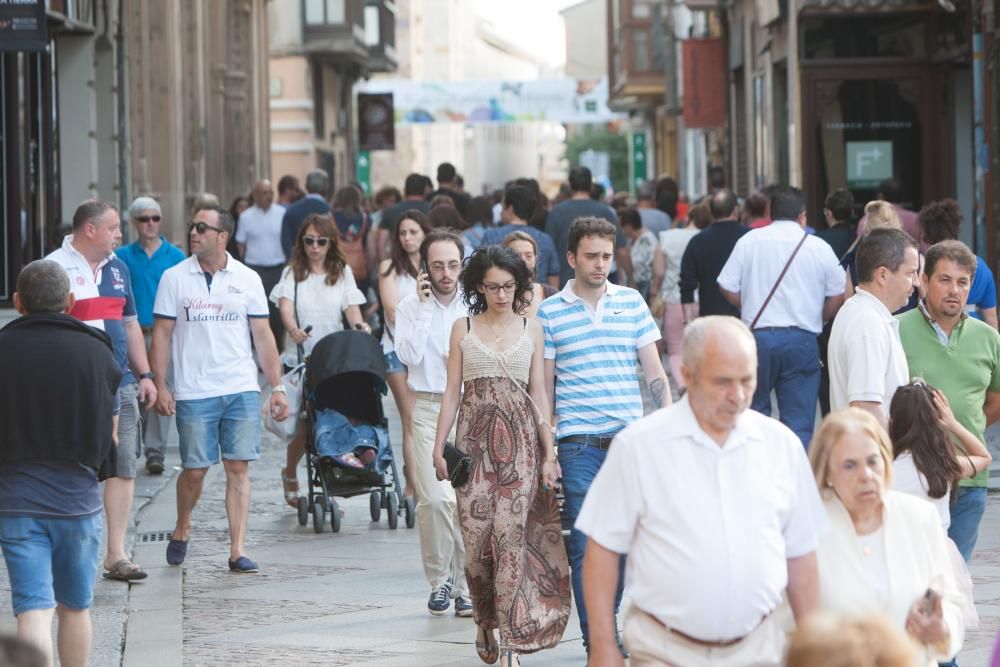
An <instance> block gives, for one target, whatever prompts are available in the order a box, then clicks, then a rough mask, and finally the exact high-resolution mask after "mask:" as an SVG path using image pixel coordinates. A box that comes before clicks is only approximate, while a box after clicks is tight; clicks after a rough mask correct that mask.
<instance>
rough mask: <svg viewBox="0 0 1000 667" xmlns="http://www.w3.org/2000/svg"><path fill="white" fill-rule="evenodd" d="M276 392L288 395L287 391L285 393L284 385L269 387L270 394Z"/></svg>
mask: <svg viewBox="0 0 1000 667" xmlns="http://www.w3.org/2000/svg"><path fill="white" fill-rule="evenodd" d="M276 391H280V392H281V393H282V394H287V393H288V392H287V391H285V385H283V384H279V385H275V386H274V387H271V393H272V394H273V393H274V392H276Z"/></svg>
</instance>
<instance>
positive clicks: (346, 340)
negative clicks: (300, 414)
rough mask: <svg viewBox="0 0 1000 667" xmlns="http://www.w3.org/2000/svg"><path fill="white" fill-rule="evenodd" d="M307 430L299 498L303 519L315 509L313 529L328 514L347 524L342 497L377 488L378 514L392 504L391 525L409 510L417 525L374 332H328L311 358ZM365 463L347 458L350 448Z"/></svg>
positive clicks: (319, 528)
mask: <svg viewBox="0 0 1000 667" xmlns="http://www.w3.org/2000/svg"><path fill="white" fill-rule="evenodd" d="M305 373H306V376H305V384H304V392H303V393H304V400H303V405H304V407H305V416H304V431H305V436H306V438H305V447H306V470H307V471H308V472H307V477H308V480H309V493H308V495H306V496H302V497H300V498H299V504H298V511H299V525H302V526H304V525H306V523H308V521H309V515H310V513H311V514H312V519H313V529H314V530H315V531H316V532H317V533H322V532H323V528H324V524H325V519H326V514H327V513H329V515H330V528H331V530H333V532H335V533H336V532H338V531H339V530H340V507H339V506H338V504H337V501H336V500H334V497H335V496H336V497H341V498H351V497H353V496H359V495H363V494H369V498H370V501H369V507H370V510H371V517H372V521H378V520H379V517H380V516H381V514H382V510H383V509H385V510H386V511H387V519H388V523H389V528H392V529H395V528H396V526H397V525H398V524H399V515H400V514H404V515H405V521H406V527H407V528H413V525H414V523H415V521H416V508H415V504H414V502H413V499H412V498H406V497H404V495H403V489H402V486H401V485H400V483H399V473H398V472H397V471H396V462H395V460H394V459H393V456H392V447H391V445H390V443H389V436H388V426H389V422H388V420H387V419H386V418H385V415H384V414H383V411H382V396H384V395H385V393H386V391H387V388H386V383H385V361H384V358H383V356H382V348H381V346H380V345H379V343H378V341H377V340H376V339H375V338H374V337H372V336H371V335H370V334H367V333H364V332H361V331H350V330H349V331H340V332H337V333H333V334H330V335H329V336H326V337H324V338H323V339H322V340H320V341H319V342H318V343H316V346H315V347H314V348H313V350H312V353H311V354H310V355H309V358H308V359H307V360H306V370H305ZM348 453H351V454H355V453H357V454H359V456H357V457H353V456H352V457H348V458H350V459H351V460H352V461H358V460H359V459H360V460H362V461H364V462H365V465H364V467H362V468H355V467H349V466H345V465H342V464H341V463H340V461H341V460H342V459H343V458H344V455H345V454H348Z"/></svg>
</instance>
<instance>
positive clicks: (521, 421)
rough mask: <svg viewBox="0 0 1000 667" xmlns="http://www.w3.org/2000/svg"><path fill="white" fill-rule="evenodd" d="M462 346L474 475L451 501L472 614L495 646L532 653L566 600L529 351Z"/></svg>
mask: <svg viewBox="0 0 1000 667" xmlns="http://www.w3.org/2000/svg"><path fill="white" fill-rule="evenodd" d="M461 345H462V377H463V381H464V382H463V388H464V391H463V395H462V403H461V407H460V409H459V413H458V429H457V431H456V436H457V437H456V440H457V446H458V448H459V449H461V450H462V451H463V452H465V453H466V454H468V455H469V456H470V457H471V458H472V470H471V473H470V475H469V481H468V482H467V483H466V484H465V485H464V486H462V487H461V488H459V489H458V490H457V491H458V494H457V496H458V510H459V520H460V523H461V527H462V537H463V539H464V541H465V577H466V580H467V581H468V583H469V594H470V596H471V597H472V608H473V614H474V616H475V620H476V623H477V624H479V625H482V626H485V627H487V628H499V631H500V645H501V646H502V647H504V648H511V649H513V650H515V651H516V652H518V653H531V652H534V651H538V650H540V649H544V648H549V647H552V646H555V645H556V644H557V643H558V642H559V640H560V639H561V638H562V634H563V631H564V630H565V629H566V622H567V621H568V619H569V599H570V580H569V562H568V561H567V559H566V549H565V547H564V546H563V539H562V526H561V524H560V519H559V507H558V505H557V503H556V496H555V492H554V491H553V490H551V489H550V490H549V491H543V490H542V488H541V463H542V460H543V458H544V455H543V452H542V450H541V446H540V444H539V442H538V431H537V430H536V422H535V416H534V412H533V411H532V407H531V404H530V403H529V401H528V398H527V395H526V393H525V391H526V390H527V384H528V369H529V367H530V365H531V353H532V348H533V347H534V344H533V342H532V340H531V338H530V337H529V336H528V334H527V332H525V333H522V334H521V337H520V338H519V339H518V341H517V342H516V343H514V345H512V346H511V347H509V348H508V349H506V350H503V351H502V352H496V351H494V350H491V349H489V348H487V347H486V346H485V345H483V344H482V342H481V341H480V340H479V339H478V338H476V335H475V334H474V333H471V332H470V333H467V334H466V336H465V338H463V339H462V342H461ZM501 364H502V367H501ZM505 369H506V370H505Z"/></svg>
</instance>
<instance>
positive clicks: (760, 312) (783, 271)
mask: <svg viewBox="0 0 1000 667" xmlns="http://www.w3.org/2000/svg"><path fill="white" fill-rule="evenodd" d="M808 236H809V232H803V233H802V238H801V239H799V243H798V245H796V246H795V250H793V251H792V256H791V257H789V258H788V261H787V262H785V268H783V269H781V273H779V274H778V279H777V280H775V281H774V287H772V288H771V293H770V294H768V295H767V298H766V299H764V303H762V304H761V306H760V310H758V311H757V316H756V317H754V318H753V322H751V323H750V331H753V330H754V329H756V328H757V322H758V321H759V320H760V316H761V315H763V314H764V309H765V308H767V304H769V303H771V298H772V297H773V296H774V293H775V292H777V291H778V286H779V285H781V281H782V280H783V279H784V277H785V274H786V273H788V267H790V266H791V265H792V260H793V259H795V256H796V255H797V254H799V249H800V248H801V247H802V244H803V243H805V242H806V238H808Z"/></svg>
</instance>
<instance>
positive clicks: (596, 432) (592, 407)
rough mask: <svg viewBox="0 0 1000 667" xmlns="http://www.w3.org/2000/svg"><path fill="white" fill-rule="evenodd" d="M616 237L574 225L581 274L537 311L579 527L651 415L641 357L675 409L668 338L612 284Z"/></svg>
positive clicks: (567, 510)
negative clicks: (661, 346) (664, 356)
mask: <svg viewBox="0 0 1000 667" xmlns="http://www.w3.org/2000/svg"><path fill="white" fill-rule="evenodd" d="M616 233H617V228H616V227H615V225H613V224H612V223H610V222H608V221H607V220H605V219H603V218H589V217H584V218H577V219H576V220H574V221H573V224H572V225H571V226H570V229H569V238H568V241H567V247H568V252H567V260H568V261H569V263H570V266H572V267H573V272H574V276H575V277H574V278H573V279H572V280H570V281H569V282H567V283H566V286H565V287H564V288H563V289H562V291H561V292H559V293H558V294H555V295H553V296H551V297H549V298H548V299H546V300H545V301H544V302H543V303H542V305H541V306H539V308H538V321H539V323H540V324H541V325H542V331H543V334H544V338H545V388H546V390H547V391H548V393H549V401H551V403H552V405H553V406H554V410H555V415H556V418H557V420H558V421H557V422H555V423H556V439H557V442H558V456H559V467H560V468H561V469H562V488H563V494H564V496H565V499H566V502H565V504H564V506H563V521H564V522H566V523H568V524H569V525H570V526H572V525H573V523H574V522H575V521H576V517H577V513H578V512H579V511H580V506H581V505H582V504H583V499H584V497H585V496H586V495H587V492H588V490H589V489H590V484H591V482H592V481H593V479H594V476H595V475H596V474H597V471H598V470H600V468H601V465H602V464H603V463H604V460H605V458H606V457H607V455H608V447H609V446H610V444H611V440H612V438H613V437H614V435H615V433H617V432H618V431H620V430H621V429H622V428H623V427H625V426H626V425H628V424H630V423H631V422H634V421H635V420H637V419H639V418H640V417H642V412H643V405H642V393H641V391H640V389H639V378H638V369H637V368H636V366H637V364H636V361H637V360H638V362H639V364H640V365H641V366H642V373H643V375H644V376H645V379H646V385H647V386H648V387H649V391H650V393H651V394H652V397H653V403H654V405H657V406H661V407H662V406H666V405H669V404H670V387H669V386H668V385H667V376H666V373H664V371H663V365H662V364H661V363H660V354H659V352H657V350H656V341H658V340H659V339H660V332H659V330H657V328H656V323H655V322H653V317H652V315H651V314H650V312H649V308H648V307H647V306H646V302H645V301H643V299H642V296H641V295H640V294H639V293H638V292H637V291H635V290H634V289H630V288H628V287H621V286H619V285H615V284H614V283H611V282H608V273H609V272H610V271H611V261H612V259H613V258H614V252H615V235H616ZM586 542H587V539H586V536H585V535H584V534H583V533H581V532H580V531H578V530H575V529H573V530H571V531H570V535H569V537H568V538H567V539H566V553H567V555H568V556H569V564H570V567H571V568H572V577H571V581H572V585H573V600H574V602H575V603H576V611H577V615H578V616H579V618H580V632H581V633H582V634H583V644H584V646H585V647H586V646H588V642H589V634H588V630H589V628H588V624H587V614H588V610H587V605H586V604H584V602H585V595H584V583H583V573H582V569H583V568H582V566H583V551H584V547H585V545H586ZM622 567H624V564H622ZM615 571H616V572H617V571H618V569H616V570H615ZM621 595H622V585H621V584H619V587H618V594H617V596H616V598H615V599H614V600H613V601H612V604H609V605H608V606H607V608H606V609H613V610H614V612H615V613H617V612H618V606H619V604H620V603H621ZM606 609H605V610H606ZM605 610H602V612H603V611H605Z"/></svg>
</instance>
